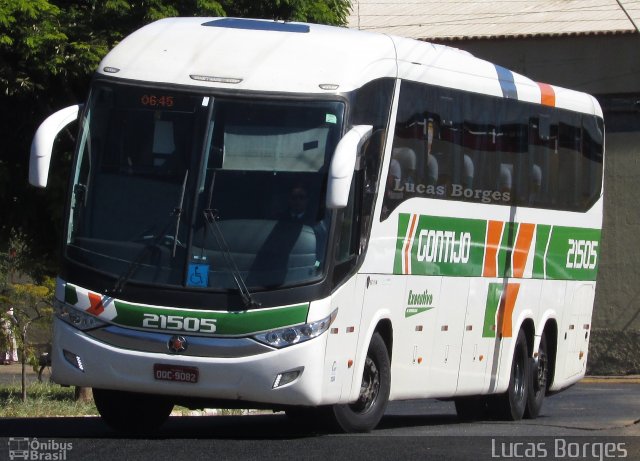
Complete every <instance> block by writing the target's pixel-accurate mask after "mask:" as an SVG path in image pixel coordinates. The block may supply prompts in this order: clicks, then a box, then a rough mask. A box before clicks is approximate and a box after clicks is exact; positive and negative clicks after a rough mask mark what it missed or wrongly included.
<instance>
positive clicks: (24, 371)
mask: <svg viewBox="0 0 640 461" xmlns="http://www.w3.org/2000/svg"><path fill="white" fill-rule="evenodd" d="M21 336H22V338H21V340H22V350H21V351H20V363H21V365H22V377H21V381H22V401H23V402H26V401H27V367H26V362H27V348H26V344H27V331H26V328H25V329H24V330H23V331H22V335H21Z"/></svg>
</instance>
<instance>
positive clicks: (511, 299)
mask: <svg viewBox="0 0 640 461" xmlns="http://www.w3.org/2000/svg"><path fill="white" fill-rule="evenodd" d="M519 291H520V284H519V283H507V288H506V290H505V291H504V293H502V298H501V299H500V307H499V309H500V310H499V312H500V313H499V314H498V316H499V321H498V325H500V331H501V332H502V337H503V338H511V337H512V336H513V309H514V308H515V307H516V298H517V297H518V292H519Z"/></svg>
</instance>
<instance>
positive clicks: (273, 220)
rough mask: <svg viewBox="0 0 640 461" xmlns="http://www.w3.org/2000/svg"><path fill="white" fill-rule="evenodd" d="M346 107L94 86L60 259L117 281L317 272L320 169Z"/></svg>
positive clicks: (323, 232)
mask: <svg viewBox="0 0 640 461" xmlns="http://www.w3.org/2000/svg"><path fill="white" fill-rule="evenodd" d="M343 113H344V104H343V103H342V102H337V101H300V100H296V101H282V100H278V101H274V100H269V99H264V100H259V99H240V98H227V97H219V98H218V97H213V96H207V95H202V94H189V93H186V92H177V91H173V90H171V91H168V90H164V89H154V88H146V87H132V86H122V85H114V84H108V83H104V82H97V83H96V84H95V85H94V87H93V89H92V92H91V96H90V100H89V104H88V107H87V109H86V111H85V114H84V117H83V119H82V121H81V129H80V137H79V142H78V153H77V159H76V162H75V167H74V175H73V186H72V190H71V205H70V210H71V211H70V215H69V223H68V232H67V239H66V252H65V254H66V256H67V258H68V259H69V260H71V261H73V262H76V263H80V264H82V265H85V266H89V267H91V268H94V269H95V270H98V271H100V272H102V273H106V274H109V275H112V276H113V277H114V278H115V279H116V281H117V282H116V283H115V285H114V288H117V286H118V285H120V286H122V284H124V283H128V282H137V283H146V284H158V285H173V286H182V287H188V288H192V289H212V290H217V291H224V290H229V289H232V290H233V289H236V288H238V279H239V280H240V282H241V283H242V284H246V286H247V287H249V288H250V289H255V290H260V289H269V288H275V287H281V286H291V285H299V284H306V283H311V282H313V281H316V280H319V279H321V278H322V276H323V273H324V270H325V259H326V253H327V251H326V248H327V241H328V235H327V232H328V229H329V228H330V222H329V220H330V213H328V212H326V210H325V208H324V201H325V193H326V191H325V190H324V185H325V184H326V175H327V170H328V166H329V163H330V160H331V155H332V153H333V151H334V149H335V147H336V145H337V142H338V141H339V139H340V134H341V130H342V121H343Z"/></svg>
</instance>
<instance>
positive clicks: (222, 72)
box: [98, 18, 602, 116]
mask: <svg viewBox="0 0 640 461" xmlns="http://www.w3.org/2000/svg"><path fill="white" fill-rule="evenodd" d="M98 73H99V74H104V75H110V76H113V77H117V78H122V79H127V80H137V81H146V82H159V83H167V84H176V85H189V86H201V87H209V88H225V89H231V90H243V91H267V92H285V93H316V94H323V93H324V94H327V93H328V94H331V93H337V92H340V93H342V92H347V91H351V90H354V89H356V88H359V87H361V86H362V85H364V84H365V83H367V82H369V81H371V80H374V79H377V78H383V77H392V78H395V77H400V78H403V79H409V80H415V81H421V82H425V83H431V84H435V85H441V86H447V87H453V88H458V89H465V90H469V91H475V92H478V93H485V94H492V95H495V96H503V97H509V98H516V99H519V100H524V101H530V102H536V103H542V104H547V105H552V106H555V107H563V108H566V109H571V110H576V111H580V112H586V113H595V114H597V115H600V116H602V112H601V110H600V107H599V106H598V104H597V102H596V101H595V99H594V98H592V97H591V96H589V95H586V94H584V93H579V92H575V91H571V90H566V89H562V88H559V87H555V86H551V85H544V84H538V83H536V82H534V81H532V80H530V79H528V78H526V77H524V76H521V75H519V74H516V73H514V72H511V71H509V70H507V69H504V68H502V67H500V66H496V65H494V64H491V63H489V62H487V61H483V60H481V59H478V58H475V57H473V56H472V55H471V54H469V53H467V52H464V51H460V50H457V49H455V48H450V47H447V46H444V45H435V44H431V43H427V42H421V41H416V40H412V39H407V38H401V37H395V36H389V35H384V34H379V33H373V32H362V31H357V30H353V29H346V28H341V27H331V26H324V25H317V24H305V23H296V22H280V21H268V20H260V19H236V18H167V19H162V20H159V21H156V22H153V23H151V24H149V25H147V26H145V27H142V28H141V29H139V30H137V31H135V32H133V33H132V34H131V35H129V36H128V37H126V38H125V39H124V40H122V42H120V44H119V45H118V46H116V47H115V48H114V49H113V50H112V51H111V52H110V53H109V54H108V55H107V56H106V57H105V58H104V59H103V60H102V62H101V63H100V66H99V68H98Z"/></svg>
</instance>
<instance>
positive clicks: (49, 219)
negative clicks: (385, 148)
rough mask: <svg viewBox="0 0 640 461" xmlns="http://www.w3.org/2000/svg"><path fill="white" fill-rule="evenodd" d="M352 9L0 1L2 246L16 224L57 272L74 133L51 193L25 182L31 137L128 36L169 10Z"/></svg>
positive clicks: (283, 1) (320, 0) (54, 171)
mask: <svg viewBox="0 0 640 461" xmlns="http://www.w3.org/2000/svg"><path fill="white" fill-rule="evenodd" d="M349 9H350V1H349V0H235V1H234V0H219V1H216V0H177V1H167V0H134V1H128V0H104V1H98V0H80V1H64V0H58V1H54V0H0V127H1V128H0V134H1V139H2V142H1V143H0V210H1V215H0V251H2V250H4V251H8V249H9V248H8V246H9V245H8V242H9V239H10V236H11V233H12V232H14V233H15V232H16V231H18V232H20V234H21V235H22V236H23V238H24V242H25V243H26V246H27V248H28V253H29V256H30V257H29V258H28V259H29V261H30V262H29V263H28V264H27V265H26V267H25V269H26V271H27V272H28V273H30V275H34V276H35V277H36V278H39V277H41V276H42V275H43V274H45V273H52V272H55V268H56V266H57V261H56V254H57V251H56V250H57V248H58V245H59V242H60V236H61V230H62V227H63V219H62V215H63V212H64V197H65V195H66V187H67V178H68V174H69V167H70V160H71V152H72V150H73V143H74V135H75V133H74V132H70V131H68V132H66V133H64V134H63V135H62V136H60V138H61V139H60V141H59V145H57V146H56V152H55V155H54V156H53V159H52V163H51V169H50V172H49V186H48V187H47V189H45V190H37V189H35V188H33V187H31V186H29V185H28V182H27V175H28V168H29V165H28V163H29V148H30V145H31V139H32V137H33V134H34V133H35V130H36V128H37V126H38V125H39V124H40V122H41V121H42V120H44V119H45V118H46V117H47V116H48V115H50V114H51V113H53V112H54V111H56V110H58V109H60V108H62V107H66V106H68V105H71V104H76V103H78V102H82V101H84V98H85V97H86V94H87V91H88V86H89V83H90V79H91V75H92V73H93V71H94V69H95V68H96V67H97V65H98V63H99V62H100V60H101V59H102V57H103V56H104V55H105V54H106V53H107V52H108V50H109V49H111V48H112V47H113V46H114V45H115V44H117V43H118V42H119V41H120V40H121V39H122V38H124V37H125V36H126V35H128V34H129V33H131V32H132V31H134V30H135V29H138V28H139V27H141V26H143V25H144V24H147V23H149V22H152V21H154V20H157V19H160V18H163V17H169V16H236V17H255V18H268V19H285V20H295V21H308V22H316V23H325V24H334V25H344V24H345V23H346V17H347V15H348V12H349Z"/></svg>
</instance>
